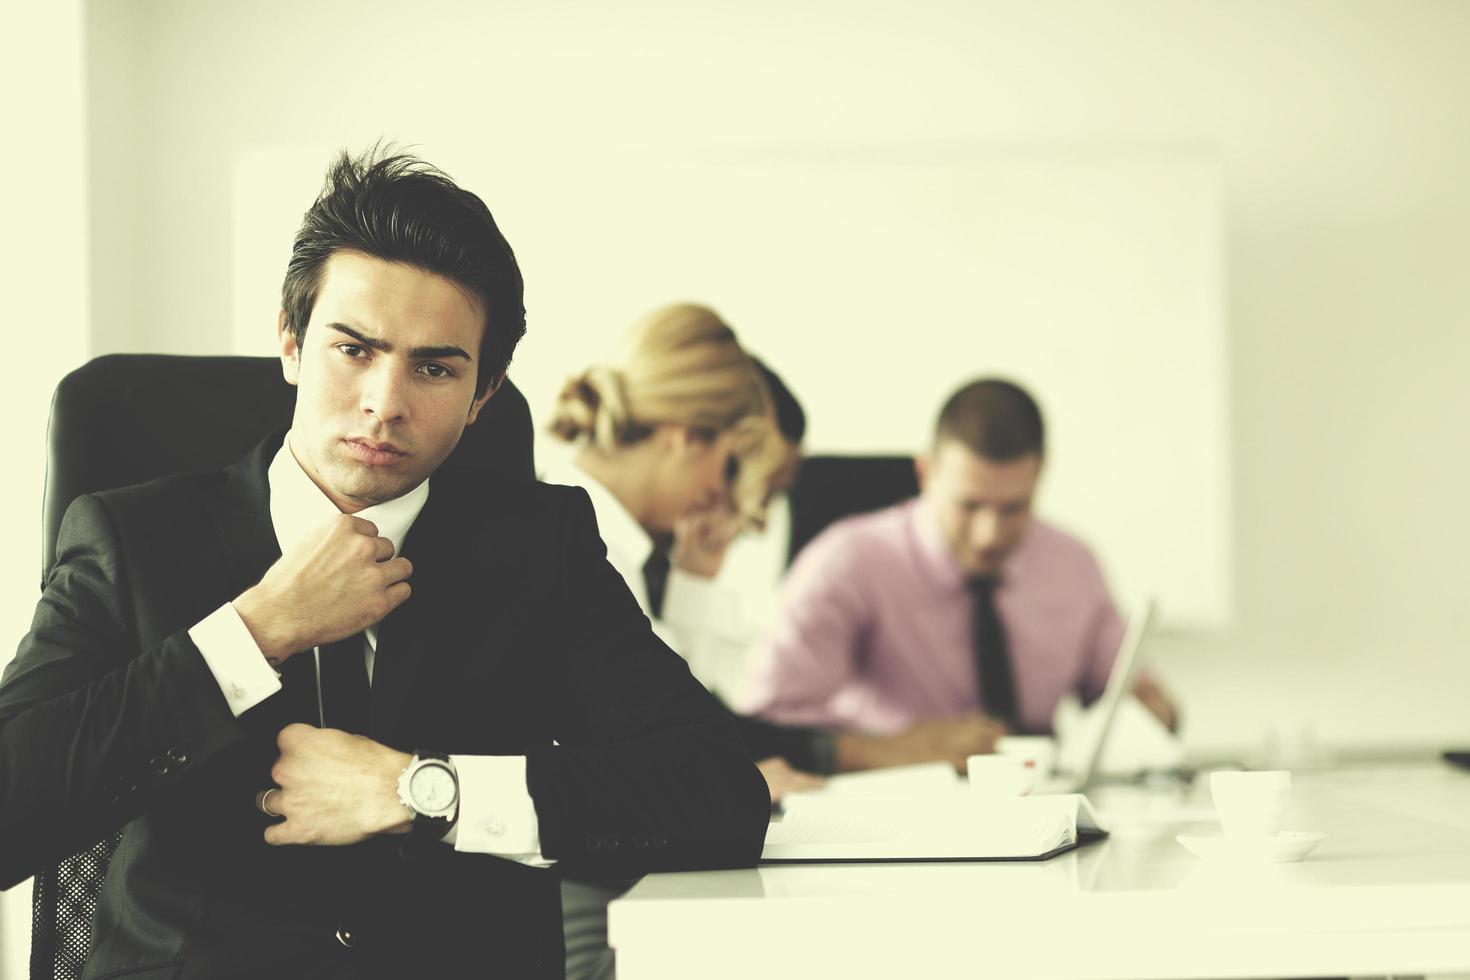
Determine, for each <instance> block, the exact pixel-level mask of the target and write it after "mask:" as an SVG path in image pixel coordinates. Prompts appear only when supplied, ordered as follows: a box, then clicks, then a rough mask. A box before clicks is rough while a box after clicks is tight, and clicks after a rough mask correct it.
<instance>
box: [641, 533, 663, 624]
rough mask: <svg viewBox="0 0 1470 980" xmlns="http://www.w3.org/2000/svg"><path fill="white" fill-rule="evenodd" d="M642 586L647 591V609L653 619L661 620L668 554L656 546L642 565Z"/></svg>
mask: <svg viewBox="0 0 1470 980" xmlns="http://www.w3.org/2000/svg"><path fill="white" fill-rule="evenodd" d="M643 585H644V587H645V588H647V589H648V609H649V612H651V613H653V618H654V619H663V615H664V592H665V591H667V590H668V587H669V552H668V549H667V548H663V547H661V546H659V545H657V544H655V545H654V546H653V553H652V554H650V555H649V556H648V561H646V562H644V563H643Z"/></svg>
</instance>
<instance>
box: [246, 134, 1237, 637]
mask: <svg viewBox="0 0 1470 980" xmlns="http://www.w3.org/2000/svg"><path fill="white" fill-rule="evenodd" d="M329 152H330V151H329V149H328V148H325V147H321V148H310V150H305V149H302V148H296V149H294V150H293V151H291V152H280V151H275V152H271V153H263V154H261V155H259V156H258V157H253V158H251V159H247V160H246V161H245V162H244V163H243V164H242V165H241V166H240V167H238V168H237V186H236V188H235V191H236V193H235V201H236V209H237V218H238V223H237V236H236V272H237V277H236V278H237V289H236V297H237V300H236V310H237V317H238V321H239V322H237V337H239V338H240V342H239V343H238V344H237V349H240V350H248V351H250V352H253V353H266V352H269V350H270V349H271V348H270V346H269V345H268V344H262V343H261V341H260V337H261V330H260V327H259V323H260V317H262V316H264V315H267V314H266V313H265V312H264V311H265V310H266V309H267V308H269V314H268V315H269V316H270V318H271V322H273V317H274V305H275V302H276V291H277V290H279V283H280V275H281V272H282V271H283V269H284V261H285V253H286V251H287V250H288V249H289V242H290V235H291V232H292V230H293V229H294V223H295V221H296V220H298V219H299V215H300V213H301V211H302V209H304V207H305V206H306V205H307V204H308V203H309V202H310V199H311V196H312V194H313V193H314V188H315V180H316V177H317V175H319V174H320V173H321V170H322V167H323V166H324V164H325V161H326V159H327V157H328V155H329ZM426 155H429V156H432V154H429V153H427V152H426ZM450 169H451V170H452V172H453V175H454V176H455V177H456V178H457V179H458V180H459V181H461V182H462V183H463V184H464V185H465V186H467V187H469V188H471V189H473V190H475V191H476V192H477V193H479V194H480V195H481V196H482V197H483V198H484V199H485V201H486V202H487V203H488V204H489V206H490V208H491V210H492V211H493V212H494V213H495V214H496V217H497V219H498V220H499V221H500V224H501V227H502V228H503V229H504V230H505V232H506V235H507V237H508V238H509V240H510V241H511V244H512V245H513V247H514V248H515V251H516V254H517V256H518V257H519V259H520V262H521V266H522V269H523V270H524V273H525V276H526V281H527V289H526V303H527V309H528V317H529V332H528V334H527V337H526V340H525V341H524V343H523V344H522V346H521V348H520V349H519V350H518V352H517V355H516V359H515V362H514V364H513V366H512V371H511V374H512V377H514V379H515V381H516V384H517V385H519V386H520V388H521V389H522V390H523V391H524V392H525V394H526V397H527V399H528V400H529V401H530V403H531V409H532V412H533V414H534V415H535V416H536V417H537V419H538V422H539V420H541V419H544V418H545V417H546V415H547V413H548V412H549V410H550V407H551V404H552V400H553V399H554V397H555V395H556V392H557V390H558V389H559V387H560V385H561V382H562V381H563V380H564V378H565V377H566V376H567V375H568V374H570V373H573V372H575V371H576V370H578V369H580V368H581V367H584V366H585V365H587V364H589V363H591V362H592V361H594V360H595V359H597V358H599V357H600V356H602V354H603V353H604V352H606V351H607V350H608V348H609V347H610V346H611V345H612V343H613V341H614V338H616V337H617V336H618V335H619V334H620V333H621V332H622V331H624V330H625V329H626V328H627V327H628V325H629V324H631V323H632V322H633V320H635V319H636V318H637V317H638V316H639V315H641V314H642V313H644V312H646V311H647V310H648V309H651V308H652V307H654V306H657V305H659V304H662V303H665V302H670V301H674V300H693V301H697V302H702V303H706V304H708V305H711V306H713V307H714V308H715V309H717V310H718V311H719V312H720V313H721V314H722V315H723V316H724V317H725V318H726V320H727V321H728V322H729V323H730V324H731V325H732V326H734V327H735V329H736V331H737V332H738V333H739V334H740V336H741V338H742V340H743V341H744V342H745V343H746V345H747V346H748V347H749V348H751V349H752V350H753V351H755V352H756V353H758V354H759V355H761V356H762V357H763V358H765V359H766V360H767V361H768V362H769V363H770V364H771V365H772V366H773V367H774V368H775V369H776V370H777V371H778V372H779V373H780V374H781V375H782V376H783V377H784V378H785V379H786V380H787V382H788V383H789V384H790V385H791V387H792V388H793V390H794V391H795V392H796V394H797V397H798V398H800V400H801V401H802V403H803V405H804V406H805V408H806V410H807V415H808V419H809V423H810V428H809V432H808V448H809V450H810V451H812V452H841V453H891V452H904V453H907V452H914V451H918V450H921V449H922V448H924V446H925V445H926V444H927V442H928V439H929V435H930V432H931V430H932V426H933V419H934V416H935V415H936V413H937V411H938V409H939V406H940V405H941V403H942V402H943V400H944V398H945V397H946V395H947V394H948V393H949V392H950V391H952V390H953V389H954V388H956V387H957V386H958V385H959V384H961V383H963V382H964V381H966V380H968V379H970V378H973V377H976V376H979V375H982V374H1002V375H1005V376H1008V377H1011V378H1013V379H1015V380H1017V381H1019V382H1021V383H1022V384H1024V385H1026V386H1027V387H1028V388H1030V389H1031V390H1032V391H1033V392H1034V393H1035V394H1036V395H1037V397H1038V399H1039V400H1040V401H1041V403H1042V407H1043V410H1044V412H1045V414H1046V418H1047V423H1048V426H1049V431H1048V439H1049V452H1048V464H1047V469H1046V474H1045V477H1044V482H1043V484H1042V490H1041V495H1040V498H1039V512H1040V513H1041V514H1043V515H1044V516H1045V517H1046V518H1048V519H1050V520H1052V521H1054V522H1055V523H1058V524H1060V525H1061V526H1063V527H1065V528H1067V529H1069V530H1071V531H1073V532H1075V533H1077V534H1079V535H1080V536H1082V537H1083V538H1084V539H1085V540H1086V541H1088V542H1089V543H1090V544H1091V545H1092V546H1093V547H1094V549H1095V551H1096V552H1097V554H1098V555H1099V558H1100V559H1101V560H1102V562H1103V565H1104V568H1105V569H1106V570H1107V572H1108V574H1109V578H1110V580H1111V582H1112V584H1113V587H1114V592H1115V594H1117V595H1118V596H1119V598H1120V601H1122V602H1126V601H1127V600H1128V598H1129V597H1130V596H1132V595H1134V594H1137V593H1139V592H1142V591H1152V592H1154V593H1156V594H1157V595H1158V596H1159V598H1160V607H1161V614H1162V617H1163V618H1164V620H1165V621H1166V623H1167V624H1169V625H1171V626H1174V627H1183V628H1206V627H1218V626H1220V625H1223V624H1225V623H1226V622H1228V620H1229V618H1230V614H1231V601H1232V596H1231V575H1232V562H1231V549H1230V540H1231V535H1230V514H1231V506H1230V474H1229V466H1228V459H1229V432H1228V424H1227V422H1228V404H1227V386H1226V385H1227V376H1226V369H1227V357H1226V348H1225V329H1224V307H1223V295H1224V264H1223V229H1222V219H1221V213H1222V200H1221V197H1222V194H1221V184H1220V174H1219V167H1218V163H1217V161H1216V160H1215V159H1214V158H1213V157H1212V156H1211V155H1209V154H1207V153H1203V152H1196V151H1193V150H1189V149H1178V148H1158V147H1137V148H1129V147H1121V148H1120V147H1110V148H1108V149H1104V150H1098V149H1080V150H1079V149H1077V148H1066V147H1046V146H1026V145H1017V146H1006V147H995V146H984V147H974V146H962V147H937V148H929V149H924V150H904V151H894V150H877V149H872V150H860V149H857V150H855V149H845V150H844V149H827V150H802V151H792V150H766V151H752V150H739V151H733V150H732V151H725V152H715V151H702V152H696V151H689V150H678V151H674V150H668V149H660V150H657V151H652V150H644V151H637V150H607V149H601V148H597V147H588V148H587V149H586V152H585V153H581V154H576V153H566V152H561V153H558V154H555V155H554V156H549V157H547V158H545V159H535V160H532V159H528V158H526V157H520V158H511V159H509V160H495V161H476V162H475V163H474V165H473V166H470V167H466V166H464V164H463V163H462V162H461V163H460V164H458V165H457V166H455V167H452V168H450ZM288 187H289V188H290V189H291V191H292V194H291V195H290V198H291V199H290V200H289V201H285V200H282V196H283V191H284V189H286V188H288ZM302 188H305V190H304V191H303V190H302ZM244 280H249V281H244Z"/></svg>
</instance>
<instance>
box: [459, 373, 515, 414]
mask: <svg viewBox="0 0 1470 980" xmlns="http://www.w3.org/2000/svg"><path fill="white" fill-rule="evenodd" d="M504 383H505V374H504V373H503V372H502V373H501V375H500V377H498V378H496V379H495V380H494V381H492V382H490V384H489V385H487V386H486V387H485V393H484V394H483V395H480V396H479V397H478V398H476V399H475V400H474V401H472V402H470V414H469V417H468V418H466V419H465V423H464V424H465V425H474V424H475V419H477V418H479V416H480V409H482V408H484V407H485V403H486V402H488V401H489V400H490V399H491V398H492V397H493V396H494V394H495V393H496V392H497V391H499V390H500V386H501V385H502V384H504Z"/></svg>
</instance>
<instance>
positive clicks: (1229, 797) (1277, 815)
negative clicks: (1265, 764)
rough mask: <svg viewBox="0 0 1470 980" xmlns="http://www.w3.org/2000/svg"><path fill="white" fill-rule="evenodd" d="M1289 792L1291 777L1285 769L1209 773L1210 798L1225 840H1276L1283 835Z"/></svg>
mask: <svg viewBox="0 0 1470 980" xmlns="http://www.w3.org/2000/svg"><path fill="white" fill-rule="evenodd" d="M1290 792H1291V773H1289V772H1287V771H1285V770H1283V769H1275V770H1271V771H1268V772H1233V771H1221V772H1212V773H1210V797H1211V798H1212V799H1213V800H1214V801H1215V812H1216V813H1217V814H1219V817H1220V826H1221V827H1223V828H1224V830H1225V836H1226V837H1236V838H1247V837H1256V838H1258V837H1275V836H1276V835H1277V834H1279V833H1281V821H1282V818H1283V817H1284V816H1285V814H1286V797H1287V794H1289V793H1290Z"/></svg>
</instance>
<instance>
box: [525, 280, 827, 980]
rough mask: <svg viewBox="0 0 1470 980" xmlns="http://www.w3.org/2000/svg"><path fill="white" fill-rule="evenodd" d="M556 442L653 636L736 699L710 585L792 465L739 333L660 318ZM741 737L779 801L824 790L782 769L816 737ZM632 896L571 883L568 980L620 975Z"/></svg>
mask: <svg viewBox="0 0 1470 980" xmlns="http://www.w3.org/2000/svg"><path fill="white" fill-rule="evenodd" d="M551 431H552V432H553V433H554V434H555V435H556V436H557V437H559V438H560V439H562V440H563V441H565V442H566V443H568V447H567V448H568V450H569V452H568V454H567V456H566V458H565V459H563V460H561V461H559V462H557V463H553V464H552V465H550V466H548V467H547V469H546V472H545V473H544V476H543V478H544V479H545V480H546V481H547V482H550V483H565V484H569V485H573V486H580V487H582V488H583V489H585V490H586V491H587V495H588V496H589V497H590V498H591V500H592V507H593V510H594V511H595V512H596V515H597V524H598V529H599V530H600V531H601V533H602V538H603V541H604V542H606V544H607V553H608V560H609V562H610V563H611V564H612V566H613V568H614V569H616V570H617V571H618V573H619V574H621V575H622V577H623V580H624V581H625V582H626V583H627V585H628V589H629V591H631V592H632V593H633V595H634V597H635V598H636V599H637V600H638V604H639V605H640V606H641V607H642V608H643V611H644V612H645V613H647V614H648V616H649V618H650V619H651V620H652V621H653V624H654V629H655V630H656V631H657V632H658V634H659V635H660V636H661V637H662V638H663V639H664V641H665V642H666V643H667V644H668V645H669V646H670V647H671V648H672V649H673V650H675V651H676V652H677V653H679V654H680V655H682V656H683V657H684V658H685V659H686V660H687V661H688V662H689V665H690V669H691V670H692V672H693V673H694V675H695V677H697V678H699V679H700V680H701V681H702V682H703V683H704V684H705V686H706V687H709V688H710V689H711V690H714V691H720V690H721V689H727V690H728V689H729V687H730V686H731V685H732V684H733V683H734V682H735V681H734V678H735V677H736V676H737V675H738V674H739V669H740V665H739V664H738V663H729V662H725V661H726V659H728V658H732V657H733V656H734V655H735V654H738V653H739V652H742V651H743V650H744V649H745V647H746V642H745V638H744V637H742V636H737V635H733V634H736V633H738V628H739V611H738V604H737V601H736V597H735V596H734V595H733V594H732V593H730V592H729V591H727V590H726V589H724V588H722V587H720V586H717V585H716V584H715V583H714V581H713V579H714V576H715V574H716V573H717V572H718V571H719V569H720V564H721V561H722V560H723V557H724V553H725V548H726V546H727V545H728V544H729V542H730V540H731V538H733V536H734V535H735V534H736V533H738V532H739V531H740V530H741V529H742V528H743V527H747V526H759V524H760V522H761V520H762V518H763V514H764V507H765V500H766V497H767V495H768V487H769V484H770V482H771V479H772V477H773V476H774V475H775V474H776V472H777V470H779V468H780V467H781V466H782V464H783V463H784V462H785V455H786V454H785V450H784V446H783V444H782V442H781V440H780V438H779V436H778V435H777V434H776V431H775V423H774V418H773V415H772V410H771V406H770V399H769V396H768V395H767V392H766V390H765V387H764V384H763V383H762V381H761V380H760V377H759V375H758V373H757V370H756V367H755V365H754V364H753V362H752V361H751V359H750V358H749V357H748V356H747V355H746V353H745V351H744V350H743V349H741V347H740V344H739V342H738V341H737V340H736V337H735V333H734V331H733V330H731V329H730V327H729V326H728V325H726V324H725V323H724V321H722V320H721V319H720V318H719V316H718V315H716V314H715V313H714V311H712V310H710V309H707V308H705V307H703V306H696V305H693V304H677V305H673V306H666V307H663V308H661V309H658V310H655V311H654V312H653V313H651V314H649V315H648V316H646V317H645V318H643V319H642V320H641V321H639V322H638V323H637V324H636V325H635V326H634V327H633V329H632V331H631V332H630V333H628V334H627V336H626V337H625V338H624V339H623V342H622V343H621V344H620V345H619V346H618V348H617V349H616V350H614V351H613V352H612V353H611V355H610V356H608V357H607V358H606V359H605V360H604V361H603V362H602V363H600V364H597V365H594V366H593V367H591V368H588V369H587V370H586V371H583V372H582V373H581V374H579V375H576V376H575V377H573V378H571V379H570V380H568V381H567V383H566V385H565V387H564V388H563V389H562V392H561V394H560V396H559V397H558V399H557V403H556V409H555V414H554V416H553V419H552V422H551ZM740 725H741V728H742V731H741V734H742V737H744V738H745V739H746V743H747V747H748V748H751V749H752V758H754V759H756V760H757V765H758V766H759V767H760V769H761V771H762V773H763V774H764V775H765V777H766V781H767V784H768V785H769V787H770V790H771V796H772V799H773V800H775V799H777V798H779V797H780V796H781V795H782V794H783V793H785V792H788V791H791V790H795V789H801V788H806V787H808V786H813V785H817V784H819V783H820V779H818V778H817V777H815V776H811V775H808V774H806V773H804V772H800V771H798V770H796V769H793V768H792V767H791V766H790V765H789V764H788V763H787V762H786V761H785V760H784V759H783V758H782V757H781V756H782V755H787V756H795V757H797V758H798V759H800V760H801V761H806V756H807V755H809V753H810V751H811V749H810V744H811V740H812V739H814V738H819V737H820V736H818V735H816V733H811V732H809V731H808V730H806V729H799V728H783V727H781V726H774V725H769V724H767V723H763V722H756V721H752V720H740ZM747 728H749V730H747ZM764 733H772V734H773V735H774V736H775V740H774V741H773V740H772V739H770V738H766V737H764ZM828 741H830V740H828ZM829 754H830V753H829ZM828 768H830V767H828ZM627 884H628V883H627V882H607V881H602V882H590V881H573V880H566V881H564V882H563V887H562V907H563V919H564V929H565V935H566V948H567V976H568V977H572V978H576V977H606V976H610V975H611V954H610V953H609V952H608V951H607V948H606V903H607V902H608V901H610V900H611V899H612V898H614V897H616V896H617V894H619V893H620V892H621V891H622V890H623V889H624V888H626V887H627Z"/></svg>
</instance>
